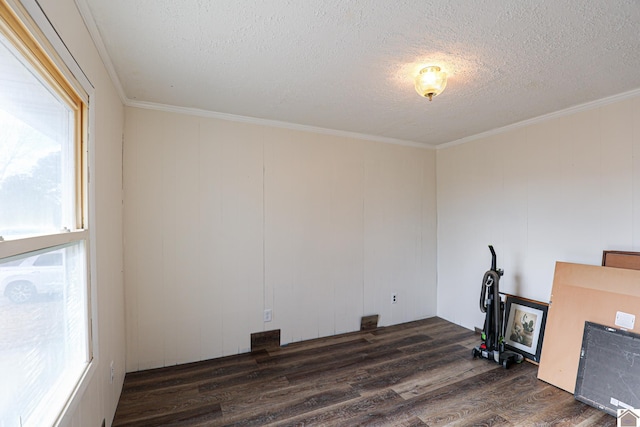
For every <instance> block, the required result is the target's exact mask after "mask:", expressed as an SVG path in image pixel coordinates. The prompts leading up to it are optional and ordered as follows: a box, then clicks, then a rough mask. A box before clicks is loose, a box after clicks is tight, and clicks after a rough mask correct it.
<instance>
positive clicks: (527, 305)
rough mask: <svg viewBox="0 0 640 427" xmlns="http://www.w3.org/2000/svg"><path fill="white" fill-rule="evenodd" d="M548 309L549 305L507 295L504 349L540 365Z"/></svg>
mask: <svg viewBox="0 0 640 427" xmlns="http://www.w3.org/2000/svg"><path fill="white" fill-rule="evenodd" d="M548 309H549V304H545V303H543V302H539V301H533V300H530V299H526V298H520V297H517V296H514V295H507V298H506V307H505V315H504V318H505V319H506V326H505V330H504V344H505V348H507V349H508V350H513V351H515V352H518V353H520V354H522V355H523V356H524V357H525V358H526V359H529V360H531V361H533V362H536V363H540V353H541V352H542V340H543V338H544V327H545V325H546V323H547V311H548Z"/></svg>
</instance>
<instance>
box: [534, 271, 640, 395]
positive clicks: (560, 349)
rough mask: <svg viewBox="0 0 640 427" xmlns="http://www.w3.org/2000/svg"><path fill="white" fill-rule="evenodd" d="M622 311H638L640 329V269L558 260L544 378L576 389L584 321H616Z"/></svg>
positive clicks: (638, 328)
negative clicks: (617, 315)
mask: <svg viewBox="0 0 640 427" xmlns="http://www.w3.org/2000/svg"><path fill="white" fill-rule="evenodd" d="M618 311H621V312H625V313H629V314H632V315H635V316H636V320H637V322H636V323H635V327H634V329H629V330H630V331H631V332H636V333H638V332H640V271H638V270H628V269H622V268H612V267H600V266H595V265H583V264H570V263H563V262H557V263H556V270H555V274H554V278H553V289H552V291H551V304H550V305H549V312H548V317H547V326H546V329H545V336H544V342H543V345H542V354H541V356H540V367H539V368H538V379H541V380H543V381H546V382H548V383H549V384H552V385H554V386H556V387H559V388H561V389H563V390H566V391H568V392H570V393H573V391H574V388H575V383H576V377H577V374H578V364H579V363H580V349H581V346H582V333H583V331H584V322H585V321H587V320H588V321H591V322H595V323H600V324H602V325H608V326H611V327H619V326H616V324H615V321H616V313H617V312H618Z"/></svg>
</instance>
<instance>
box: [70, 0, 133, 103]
mask: <svg viewBox="0 0 640 427" xmlns="http://www.w3.org/2000/svg"><path fill="white" fill-rule="evenodd" d="M75 3H76V7H77V8H78V11H79V12H80V16H81V17H82V20H83V21H84V25H85V26H86V27H87V31H89V35H90V36H91V39H92V40H93V44H94V45H95V47H96V49H97V50H98V55H99V56H100V59H101V60H102V63H103V64H104V67H105V68H106V69H107V73H108V74H109V77H110V78H111V81H112V82H113V85H114V86H115V88H116V91H117V92H118V96H119V97H120V101H122V103H123V104H125V105H126V104H127V102H128V101H129V99H128V98H127V95H126V94H125V93H124V89H123V87H122V83H121V82H120V78H119V77H118V73H116V69H115V67H114V66H113V62H112V61H111V57H110V56H109V53H108V51H107V47H106V46H105V44H104V41H103V40H102V36H101V35H100V30H98V26H97V25H96V21H95V20H94V19H93V14H92V13H91V9H90V8H89V5H88V4H87V1H86V0H75Z"/></svg>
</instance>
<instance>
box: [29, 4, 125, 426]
mask: <svg viewBox="0 0 640 427" xmlns="http://www.w3.org/2000/svg"><path fill="white" fill-rule="evenodd" d="M38 3H39V4H40V5H41V7H42V9H43V11H44V12H45V14H46V15H47V17H48V19H49V20H50V22H51V23H52V25H53V26H54V28H55V29H56V31H57V32H58V34H59V35H60V37H61V38H62V40H63V41H64V43H65V44H66V46H67V47H68V49H69V51H70V52H71V54H72V55H73V57H74V58H75V60H76V61H77V63H78V64H79V66H80V68H82V70H83V71H84V73H85V74H86V75H87V77H88V79H89V81H91V83H92V85H93V86H94V88H95V94H94V98H93V99H92V100H91V102H92V104H93V105H94V106H95V117H94V125H95V127H94V132H93V135H91V138H90V142H91V144H90V147H89V150H90V151H91V155H90V157H91V158H92V160H91V161H90V163H92V168H91V180H92V181H93V183H92V185H94V188H95V192H94V193H92V194H90V196H89V197H90V198H91V199H92V200H91V202H90V203H92V204H93V205H94V207H95V208H94V211H93V216H94V222H93V223H92V224H91V225H90V226H91V227H92V228H93V229H94V230H95V241H94V243H95V254H94V255H95V259H96V261H97V264H96V265H95V271H94V274H95V278H96V284H97V295H94V298H96V299H97V309H98V312H97V313H94V322H97V326H98V334H97V336H95V337H94V340H96V348H97V353H96V354H95V355H94V356H95V361H96V363H97V370H96V371H95V372H94V374H93V375H92V376H91V377H90V378H89V382H88V386H87V387H86V389H85V390H84V392H83V393H81V394H80V395H79V396H77V397H76V398H75V399H74V401H73V402H72V403H71V407H70V408H71V409H70V413H69V414H68V417H66V418H65V420H64V422H63V424H62V425H70V426H74V427H85V426H100V425H101V423H102V420H103V419H106V424H107V425H111V420H112V419H113V415H114V413H115V410H116V405H117V403H118V399H119V396H120V392H121V390H122V384H123V381H124V374H125V369H124V367H125V331H124V289H123V273H122V271H123V249H122V229H123V228H122V130H123V127H124V112H123V106H122V103H121V102H120V99H119V97H118V95H117V92H116V90H115V88H114V86H113V84H112V82H111V80H110V78H109V76H108V74H107V72H106V70H105V68H104V66H103V64H102V61H101V60H100V57H99V56H98V53H97V50H96V49H95V47H94V45H93V43H92V41H91V37H90V36H89V33H88V32H87V30H86V28H85V25H84V22H83V21H82V18H81V17H80V14H79V13H78V10H77V9H76V5H75V3H74V1H73V0H38ZM111 361H113V362H114V366H115V369H116V377H115V380H114V382H113V384H111V383H110V381H109V377H110V372H109V365H110V363H111Z"/></svg>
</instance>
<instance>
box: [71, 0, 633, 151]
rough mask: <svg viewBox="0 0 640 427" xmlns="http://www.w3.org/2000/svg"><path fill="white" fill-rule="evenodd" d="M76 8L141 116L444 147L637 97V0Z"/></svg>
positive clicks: (91, 1) (365, 0)
mask: <svg viewBox="0 0 640 427" xmlns="http://www.w3.org/2000/svg"><path fill="white" fill-rule="evenodd" d="M76 1H77V3H78V4H79V6H80V10H81V12H82V13H83V15H84V18H85V21H86V22H87V26H88V27H89V29H90V30H91V31H92V32H93V33H94V34H93V36H94V38H95V39H96V44H97V45H98V46H99V48H100V49H101V50H102V51H103V57H104V58H103V59H104V60H105V63H107V66H108V67H112V69H113V70H115V73H116V74H117V80H119V83H117V84H119V85H121V88H122V91H123V95H124V97H125V99H124V101H125V103H127V104H130V105H136V104H137V103H142V102H144V103H155V104H163V105H169V106H175V107H183V108H193V109H199V110H206V111H211V112H217V113H225V114H232V115H238V116H246V117H251V118H259V119H266V120H274V121H279V122H286V123H292V124H296V125H305V126H312V127H319V128H326V129H331V130H337V131H345V132H353V133H358V134H363V135H371V136H373V137H375V138H377V139H383V140H384V139H389V140H402V141H410V142H417V143H423V144H427V145H432V146H435V145H438V144H443V143H447V142H451V141H455V140H459V139H461V138H465V137H469V136H472V135H475V134H478V133H483V132H487V131H491V130H493V129H497V128H501V127H504V126H507V125H510V124H514V123H517V122H520V121H523V120H528V119H532V118H535V117H539V116H541V115H545V114H549V113H553V112H556V111H559V110H563V109H567V108H569V107H573V106H576V105H580V104H584V103H588V102H591V101H595V100H599V99H602V98H606V97H610V96H612V95H616V94H621V93H626V92H629V91H635V90H637V89H638V88H640V1H637V0H626V1H625V0H616V1H612V0H561V1H559V0H539V1H533V0H532V1H524V0H511V1H498V0H495V1H478V0H464V1H435V0H414V1H391V0H349V1H347V0H314V1H299V0H264V1H258V0H254V1H248V0H215V1H214V0H76ZM111 64H112V65H111ZM429 64H436V65H440V66H441V67H442V68H443V70H445V71H447V72H448V74H449V82H448V84H447V88H446V90H445V91H444V92H443V93H442V94H441V95H439V96H438V97H436V98H434V99H433V101H432V102H429V101H428V100H427V99H425V98H421V97H419V96H418V94H417V93H416V92H415V90H414V88H413V78H414V76H415V75H416V74H417V72H418V70H419V69H420V68H422V66H424V65H429Z"/></svg>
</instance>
